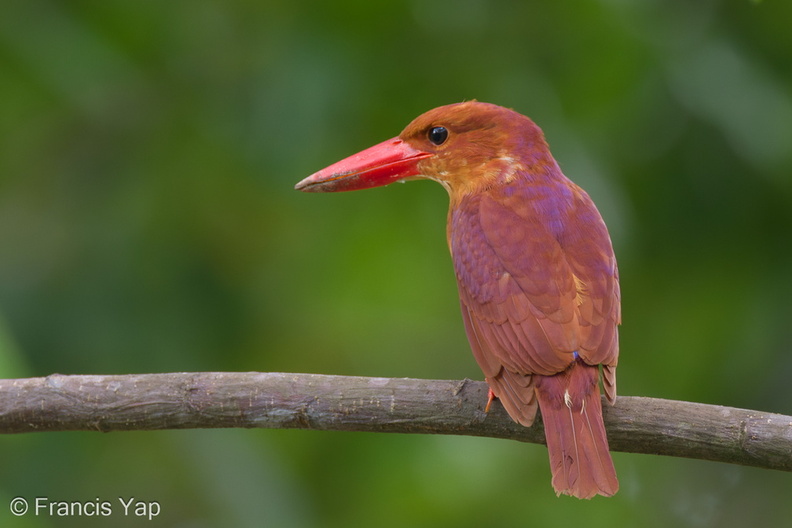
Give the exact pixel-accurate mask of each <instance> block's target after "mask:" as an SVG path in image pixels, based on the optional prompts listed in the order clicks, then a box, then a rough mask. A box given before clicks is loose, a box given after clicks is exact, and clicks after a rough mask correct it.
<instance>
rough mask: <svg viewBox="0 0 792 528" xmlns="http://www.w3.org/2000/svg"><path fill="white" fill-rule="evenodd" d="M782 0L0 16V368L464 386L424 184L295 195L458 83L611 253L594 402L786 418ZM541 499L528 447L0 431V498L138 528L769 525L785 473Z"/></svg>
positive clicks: (204, 6) (457, 324)
mask: <svg viewBox="0 0 792 528" xmlns="http://www.w3.org/2000/svg"><path fill="white" fill-rule="evenodd" d="M790 20H792V3H790V2H776V1H765V2H758V3H754V2H750V1H739V0H738V1H725V0H724V1H714V0H706V1H701V2H684V1H670V2H669V1H660V0H655V1H646V2H626V1H623V0H600V1H595V0H581V1H576V2H507V1H493V2H487V1H485V0H456V1H451V0H433V1H431V2H429V1H421V0H413V1H412V2H394V1H390V2H371V1H368V2H367V1H354V0H348V1H343V2H300V1H294V0H289V1H268V0H264V1H259V2H245V1H233V2H221V1H214V2H210V1H195V2H188V1H178V0H177V1H168V2H160V1H150V0H147V1H138V2H130V1H117V0H104V1H102V2H89V1H70V2H57V1H46V0H26V1H24V2H8V3H5V4H4V5H3V10H2V16H0V375H2V376H4V377H27V376H44V375H47V374H51V373H53V372H59V373H63V374H89V373H113V374H125V373H145V372H169V371H215V370H218V371H219V370H233V371H247V370H260V371H287V372H317V373H327V374H348V375H366V376H389V377H390V376H393V377H396V376H410V377H422V378H444V379H452V378H464V377H470V378H475V379H480V378H481V374H480V372H479V370H478V368H477V367H476V365H475V363H474V361H473V358H472V356H471V354H470V352H469V349H468V345H467V342H466V340H465V336H464V331H463V328H462V322H461V318H460V315H459V313H458V304H457V298H456V286H455V283H454V277H453V272H452V268H451V262H450V258H449V256H448V250H447V247H446V242H445V214H446V208H447V198H446V195H445V191H444V190H443V189H442V188H441V187H440V186H439V185H436V184H433V183H430V182H420V183H412V184H409V185H395V186H392V187H390V188H386V189H376V190H371V191H367V192H365V193H349V194H338V195H324V196H322V195H306V194H301V193H298V192H295V191H294V190H293V189H292V187H293V185H294V183H296V182H297V181H298V180H300V179H302V178H303V177H305V176H306V175H308V174H310V173H312V172H314V171H316V170H318V169H320V168H322V167H323V166H325V165H327V164H329V163H331V162H334V161H336V160H338V159H340V158H342V157H345V156H347V155H349V154H352V153H354V152H356V151H358V150H359V149H362V148H364V147H367V146H369V145H371V144H373V143H375V142H379V141H381V140H384V139H387V138H389V137H392V136H394V135H396V134H397V133H398V132H399V131H400V130H401V129H402V127H403V126H404V125H406V124H407V123H408V122H409V121H410V120H411V119H412V118H413V117H415V116H417V115H418V114H419V113H421V112H423V111H425V110H428V109H430V108H432V107H435V106H438V105H441V104H447V103H451V102H457V101H461V100H463V99H472V98H476V99H479V100H483V101H488V102H493V103H498V104H501V105H504V106H509V107H512V108H514V109H516V110H518V111H520V112H522V113H525V114H527V115H529V116H531V117H532V118H533V119H534V120H535V121H536V122H537V123H538V124H539V125H540V126H542V127H543V129H544V131H545V133H546V135H547V138H548V140H549V142H550V144H551V147H552V149H553V152H554V154H555V156H556V158H557V159H558V160H559V163H560V164H561V166H562V168H563V169H564V171H565V172H566V174H567V175H568V176H570V177H571V178H572V179H574V180H575V181H577V182H578V183H579V184H580V185H582V186H583V187H584V188H585V189H587V190H588V191H589V193H590V194H591V195H592V197H593V198H594V200H595V201H596V202H597V204H598V206H599V208H600V210H601V212H602V214H603V216H604V217H605V220H606V221H607V223H608V225H609V227H610V230H611V233H612V236H613V239H614V244H615V247H616V251H617V254H618V257H619V263H620V268H621V277H622V291H623V312H624V326H623V328H622V332H621V337H622V358H621V362H620V367H619V374H620V378H619V389H620V393H621V394H625V395H643V396H654V397H663V398H671V399H679V400H689V401H700V402H708V403H718V404H724V405H731V406H738V407H744V408H752V409H760V410H765V411H773V412H779V413H785V414H792V389H791V388H790V384H789V380H790V379H791V378H792V354H790V351H791V349H790V343H791V342H792V320H790V319H792V317H791V315H790V314H792V310H790V299H792V274H791V273H790V271H791V270H792V236H791V235H790V230H791V229H792V89H791V87H792V33H791V32H790V31H789V23H790ZM614 459H615V462H616V466H617V468H618V471H619V476H620V479H621V486H622V487H621V491H620V493H619V494H618V495H617V496H616V497H614V498H612V499H601V498H600V499H595V500H593V501H586V502H582V501H577V500H574V499H569V498H561V499H557V498H556V497H555V495H554V493H553V491H552V489H551V487H550V474H549V468H548V461H547V455H546V451H545V449H544V448H543V447H541V446H535V445H523V444H518V443H516V442H507V441H501V440H491V439H478V438H455V437H431V436H399V435H385V434H360V433H324V432H311V431H266V430H226V431H202V430H195V431H165V432H134V433H111V434H100V433H54V434H53V433H49V434H26V435H20V436H13V437H4V438H0V524H2V525H3V526H30V527H40V526H86V525H100V524H103V525H113V526H139V525H140V524H141V523H143V522H146V521H141V520H138V519H135V518H132V519H126V518H124V517H122V516H121V515H120V514H115V515H114V516H113V517H111V518H109V519H100V520H96V519H86V518H82V519H79V518H78V519H58V518H50V517H34V516H32V515H28V516H25V517H22V518H15V517H13V516H11V514H10V513H9V512H8V502H9V500H10V499H11V498H12V497H15V496H17V495H21V496H23V497H26V498H29V499H31V498H33V497H35V496H45V497H49V498H50V499H52V500H81V501H91V500H94V499H95V498H97V497H98V498H99V499H101V500H113V501H115V500H116V498H117V497H119V496H122V497H125V498H127V497H130V496H134V497H137V498H139V499H141V500H156V501H159V502H160V504H161V506H162V513H161V515H160V517H159V518H158V519H157V520H155V521H154V522H151V523H149V524H148V525H150V526H177V527H215V526H239V527H253V526H273V527H275V526H277V527H310V526H328V527H349V526H381V527H403V526H417V527H424V526H425V527H473V526H476V527H480V526H577V525H579V526H586V527H589V528H594V527H599V526H609V527H610V526H614V525H615V526H649V527H653V526H657V527H660V526H662V527H665V526H669V525H675V526H690V527H709V526H713V527H714V526H718V527H730V526H741V527H742V526H746V525H751V524H752V523H756V522H759V521H760V520H761V522H762V523H763V524H764V525H766V526H781V525H783V524H787V523H788V522H789V519H790V518H792V500H791V499H790V498H791V497H792V477H790V476H789V475H788V474H785V473H780V472H772V471H763V470H757V469H751V468H742V467H734V466H729V465H725V464H716V463H709V462H702V461H694V460H680V459H669V458H661V457H653V456H646V455H632V454H623V453H616V454H615V455H614Z"/></svg>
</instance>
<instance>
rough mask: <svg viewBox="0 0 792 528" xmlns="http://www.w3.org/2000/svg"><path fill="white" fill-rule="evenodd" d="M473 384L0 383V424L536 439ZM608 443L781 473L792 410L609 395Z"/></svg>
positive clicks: (789, 461) (334, 379)
mask: <svg viewBox="0 0 792 528" xmlns="http://www.w3.org/2000/svg"><path fill="white" fill-rule="evenodd" d="M486 399H487V385H486V384H485V383H484V382H480V381H471V380H462V381H446V380H423V379H409V378H364V377H351V376H327V375H318V374H286V373H277V372H271V373H260V372H237V373H231V372H201V373H169V374H135V375H123V376H98V375H80V376H64V375H60V374H53V375H51V376H47V377H45V378H27V379H7V380H0V433H29V432H36V431H85V430H93V431H105V432H108V431H131V430H157V429H189V428H220V427H247V428H251V427H261V428H272V429H317V430H336V431H374V432H390V433H421V434H455V435H472V436H485V437H492V438H508V439H513V440H518V441H521V442H532V443H544V431H543V429H542V425H541V420H537V421H536V423H535V424H534V426H533V427H522V426H520V425H518V424H516V423H514V422H513V421H512V420H511V419H510V418H509V417H508V415H507V414H506V412H505V411H504V410H503V408H502V407H501V406H500V405H493V408H492V410H491V411H490V412H489V413H485V412H484V411H483V408H484V403H485V402H486ZM603 411H604V415H605V425H606V427H607V430H608V438H609V441H610V447H611V449H612V450H613V451H626V452H632V453H651V454H657V455H668V456H678V457H688V458H698V459H704V460H714V461H720V462H728V463H733V464H742V465H747V466H757V467H762V468H768V469H779V470H783V471H792V417H791V416H784V415H780V414H772V413H764V412H759V411H752V410H744V409H735V408H731V407H722V406H718V405H705V404H699V403H690V402H682V401H671V400H662V399H656V398H642V397H629V396H620V397H619V398H618V399H617V401H616V405H614V406H612V407H611V406H609V405H607V404H605V403H603Z"/></svg>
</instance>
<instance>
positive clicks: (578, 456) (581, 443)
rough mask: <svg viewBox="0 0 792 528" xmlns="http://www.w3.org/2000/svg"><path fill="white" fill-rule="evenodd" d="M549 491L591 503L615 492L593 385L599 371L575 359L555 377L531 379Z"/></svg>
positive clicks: (597, 390)
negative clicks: (550, 477) (547, 466)
mask: <svg viewBox="0 0 792 528" xmlns="http://www.w3.org/2000/svg"><path fill="white" fill-rule="evenodd" d="M536 378H538V379H537V380H536V395H537V400H538V401H539V409H540V411H541V413H542V421H543V422H544V427H545V437H546V439H547V450H548V453H549V455H550V468H551V470H552V473H553V488H555V490H556V493H557V494H559V495H560V494H562V493H563V494H566V495H572V496H573V497H577V498H580V499H590V498H591V497H593V496H594V495H597V494H599V495H604V496H606V497H609V496H611V495H613V494H614V493H616V491H618V489H619V481H618V479H617V478H616V469H615V468H614V467H613V460H612V459H611V456H610V451H609V449H608V437H607V435H606V433H605V424H604V422H603V420H602V401H601V399H600V391H599V385H598V378H599V369H598V368H597V367H595V366H590V365H586V364H585V363H583V362H582V361H580V360H578V361H576V362H575V363H574V364H573V365H572V366H571V367H570V368H569V369H567V370H566V371H564V372H561V373H559V374H556V375H555V376H536Z"/></svg>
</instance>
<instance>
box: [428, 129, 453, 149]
mask: <svg viewBox="0 0 792 528" xmlns="http://www.w3.org/2000/svg"><path fill="white" fill-rule="evenodd" d="M428 136H429V141H431V142H432V143H433V144H435V145H442V144H443V143H445V140H446V139H448V129H446V127H441V126H436V127H432V128H430V129H429V134H428Z"/></svg>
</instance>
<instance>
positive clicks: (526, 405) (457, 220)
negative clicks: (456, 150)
mask: <svg viewBox="0 0 792 528" xmlns="http://www.w3.org/2000/svg"><path fill="white" fill-rule="evenodd" d="M570 185H572V186H573V187H569V188H567V187H564V189H562V190H561V191H562V194H561V195H560V196H559V195H558V193H559V189H557V187H558V185H557V184H556V185H553V186H549V185H548V186H531V187H530V188H526V187H525V186H517V185H515V186H507V187H505V188H503V189H500V190H491V191H490V192H487V193H479V194H475V195H469V196H467V197H465V199H463V200H462V201H461V202H460V203H459V204H458V206H457V207H456V208H454V209H453V210H452V212H451V218H450V225H449V228H450V232H449V236H450V245H451V251H452V254H453V259H454V267H455V270H456V276H457V282H458V285H459V293H460V300H461V303H462V313H463V318H464V321H465V328H466V331H467V334H468V339H469V341H470V343H471V348H472V349H473V353H474V356H475V357H476V360H477V362H478V363H479V366H481V368H482V370H483V371H484V374H485V376H486V377H487V378H488V381H490V383H491V385H495V386H494V387H493V391H494V392H495V393H496V395H497V396H498V397H500V398H501V399H502V400H503V402H504V405H505V406H506V407H507V410H509V413H510V414H511V415H512V416H513V417H518V416H523V418H526V419H525V420H522V419H519V418H517V419H518V421H521V422H524V421H528V422H530V421H532V420H533V415H534V414H535V412H536V404H535V402H534V401H533V394H532V393H533V390H525V388H527V387H529V386H530V385H531V376H532V375H533V374H539V375H545V376H548V375H553V374H556V373H558V372H561V371H562V370H564V369H565V368H566V367H568V366H569V365H570V364H571V363H572V361H573V360H574V355H573V353H574V352H577V353H578V354H579V355H580V357H581V358H582V359H583V360H584V361H586V362H587V363H589V364H599V363H605V364H606V365H612V366H613V367H614V368H615V364H616V357H617V355H618V348H617V347H618V345H617V341H616V340H617V337H616V329H615V326H616V322H617V321H618V317H619V313H618V310H619V308H618V306H619V293H618V280H617V277H616V275H615V273H616V271H615V259H614V258H613V253H612V249H611V246H610V239H609V238H608V234H607V231H606V229H605V225H604V223H603V222H602V220H601V218H600V216H599V213H598V212H597V211H596V208H594V205H593V203H591V200H590V199H589V198H588V196H587V195H586V194H585V193H583V191H582V190H579V188H577V187H575V186H574V184H571V183H570ZM558 200H560V201H561V202H560V203H559V202H558ZM607 375H608V373H606V376H607ZM610 378H611V380H612V381H614V382H615V380H613V378H614V376H613V375H612V373H611V375H610ZM519 387H522V389H520V388H519ZM606 388H607V387H606ZM614 390H615V386H614ZM510 393H511V394H516V395H517V397H514V398H511V397H509V396H508V394H510ZM510 400H511V401H510ZM509 407H512V408H511V409H510V408H509ZM513 411H517V412H516V414H515V412H513ZM527 414H530V420H528V419H527V417H526V416H525V415H527Z"/></svg>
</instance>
